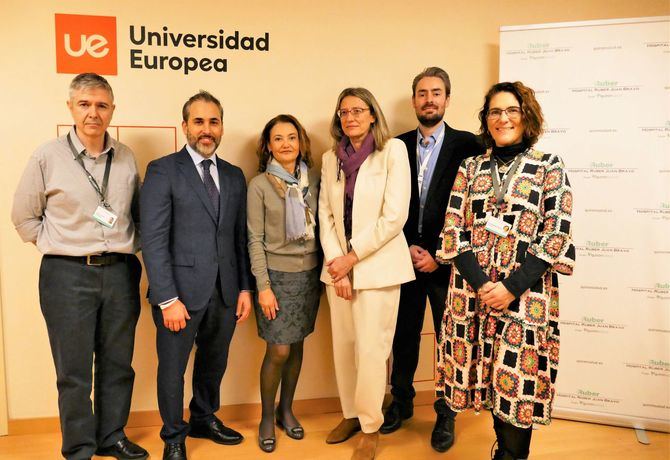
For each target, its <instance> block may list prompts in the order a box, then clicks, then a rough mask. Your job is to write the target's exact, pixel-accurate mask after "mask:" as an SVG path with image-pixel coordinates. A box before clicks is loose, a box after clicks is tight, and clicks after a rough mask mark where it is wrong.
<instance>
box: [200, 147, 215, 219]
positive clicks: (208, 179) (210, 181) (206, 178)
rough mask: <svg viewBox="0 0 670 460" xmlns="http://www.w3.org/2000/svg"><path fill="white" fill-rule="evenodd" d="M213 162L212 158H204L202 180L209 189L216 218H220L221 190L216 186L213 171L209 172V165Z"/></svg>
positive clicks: (208, 192) (208, 193)
mask: <svg viewBox="0 0 670 460" xmlns="http://www.w3.org/2000/svg"><path fill="white" fill-rule="evenodd" d="M212 163H213V161H212V160H202V163H200V164H201V165H202V172H203V174H202V181H203V182H204V183H205V189H206V190H207V195H209V199H210V200H211V201H212V206H213V207H214V215H215V216H216V220H217V221H218V220H219V190H218V189H217V188H216V184H215V183H214V178H213V177H212V173H210V172H209V167H210V165H211V164H212Z"/></svg>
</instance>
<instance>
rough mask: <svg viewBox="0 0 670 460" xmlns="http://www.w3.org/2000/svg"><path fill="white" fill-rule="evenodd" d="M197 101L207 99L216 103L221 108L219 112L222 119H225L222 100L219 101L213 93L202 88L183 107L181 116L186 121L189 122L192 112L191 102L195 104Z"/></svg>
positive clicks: (206, 100)
mask: <svg viewBox="0 0 670 460" xmlns="http://www.w3.org/2000/svg"><path fill="white" fill-rule="evenodd" d="M196 101H205V102H211V103H212V104H215V105H216V106H217V107H218V108H219V114H220V115H221V119H223V107H221V102H219V100H218V99H217V98H215V97H214V96H212V94H211V93H209V92H207V91H205V90H202V89H201V90H200V91H198V92H197V93H196V94H194V95H193V96H191V97H189V98H188V101H186V102H185V103H184V107H182V109H181V117H182V119H183V120H184V121H186V122H188V117H189V115H190V114H191V104H193V103H194V102H196Z"/></svg>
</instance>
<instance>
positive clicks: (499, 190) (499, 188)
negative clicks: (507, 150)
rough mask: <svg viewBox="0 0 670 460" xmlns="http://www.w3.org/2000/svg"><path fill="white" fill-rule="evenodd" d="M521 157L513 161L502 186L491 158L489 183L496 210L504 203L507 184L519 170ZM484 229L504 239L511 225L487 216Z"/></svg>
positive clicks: (518, 156) (494, 161)
mask: <svg viewBox="0 0 670 460" xmlns="http://www.w3.org/2000/svg"><path fill="white" fill-rule="evenodd" d="M522 155H523V154H519V155H517V157H516V158H515V159H514V163H512V166H511V167H510V168H509V170H508V171H507V172H506V173H505V175H504V176H503V182H502V184H501V183H500V176H499V175H498V163H496V160H495V158H493V156H491V181H492V185H493V195H494V198H495V207H496V209H500V207H501V206H502V204H503V202H504V201H505V193H507V189H508V188H509V184H510V182H512V177H514V173H516V170H517V169H518V168H519V164H520V163H521V157H522ZM485 228H486V230H487V231H489V232H491V233H493V234H494V235H498V236H501V237H505V236H507V235H509V232H510V230H511V229H512V225H511V224H509V223H508V222H505V221H504V220H503V219H500V218H498V217H495V216H488V218H487V219H486V227H485Z"/></svg>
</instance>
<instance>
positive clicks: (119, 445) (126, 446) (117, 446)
mask: <svg viewBox="0 0 670 460" xmlns="http://www.w3.org/2000/svg"><path fill="white" fill-rule="evenodd" d="M95 455H100V456H101V457H114V458H117V459H119V460H143V459H145V458H147V457H148V456H149V452H147V451H146V450H144V449H143V448H141V447H140V446H138V445H137V444H135V443H134V442H132V441H130V440H129V439H128V438H123V439H121V440H119V441H117V442H116V443H114V444H112V445H111V446H107V447H100V448H98V450H96V451H95Z"/></svg>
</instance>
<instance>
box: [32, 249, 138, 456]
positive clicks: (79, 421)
mask: <svg viewBox="0 0 670 460" xmlns="http://www.w3.org/2000/svg"><path fill="white" fill-rule="evenodd" d="M141 274H142V266H141V265H140V262H139V261H138V260H137V257H135V256H129V257H128V260H127V261H125V262H117V263H115V264H113V265H107V266H103V267H96V266H88V265H85V264H83V263H81V262H77V261H74V260H71V259H64V258H60V257H57V256H44V257H43V258H42V265H41V267H40V277H39V291H40V305H41V308H42V313H43V315H44V319H45V321H46V325H47V330H48V333H49V343H50V344H51V353H52V355H53V359H54V364H55V366H56V376H57V380H56V384H57V387H58V409H59V415H60V423H61V432H62V437H63V444H62V448H61V452H62V454H63V456H64V457H65V458H67V459H73V460H79V459H89V458H91V457H92V456H93V454H94V453H95V450H96V448H97V447H107V446H109V445H112V444H114V443H115V442H117V441H119V440H120V439H123V438H124V437H125V434H124V431H123V429H124V427H125V425H126V422H127V421H128V412H129V411H130V399H131V396H132V391H133V382H134V380H135V372H134V371H133V368H132V366H131V362H132V359H133V346H134V343H135V326H136V325H137V320H138V318H139V314H140V297H139V282H140V276H141ZM91 369H95V371H94V373H92V372H91ZM93 388H95V393H94V401H93V405H91V390H92V389H93Z"/></svg>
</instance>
